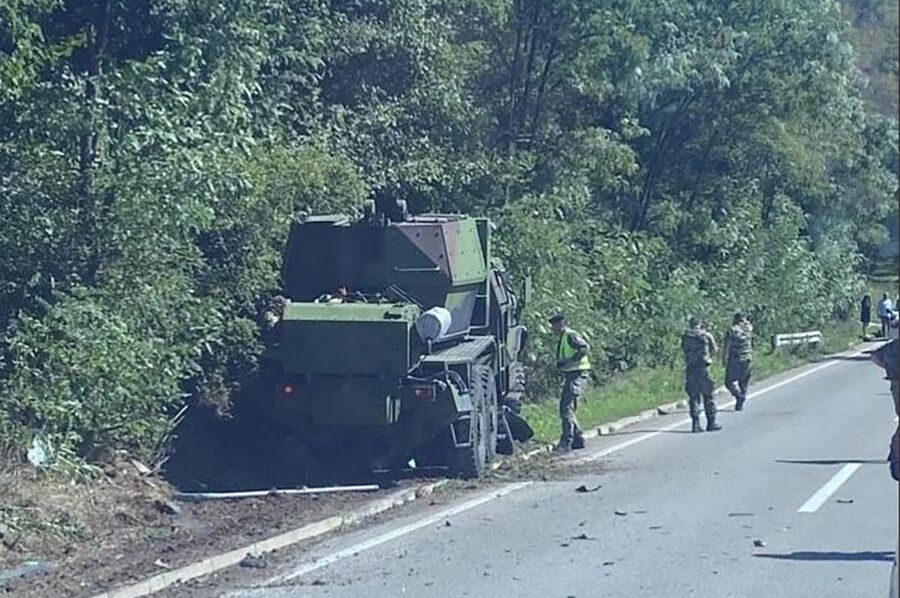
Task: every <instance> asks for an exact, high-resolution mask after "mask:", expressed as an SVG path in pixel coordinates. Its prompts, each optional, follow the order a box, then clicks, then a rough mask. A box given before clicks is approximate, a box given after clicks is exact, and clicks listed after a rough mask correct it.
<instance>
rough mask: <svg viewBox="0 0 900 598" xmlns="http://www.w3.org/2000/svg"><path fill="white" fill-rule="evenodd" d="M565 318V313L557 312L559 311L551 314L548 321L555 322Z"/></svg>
mask: <svg viewBox="0 0 900 598" xmlns="http://www.w3.org/2000/svg"><path fill="white" fill-rule="evenodd" d="M565 319H566V316H565V314H563V313H562V312H559V313H555V314H553V316H552V317H551V318H550V320H549V322H550V323H551V324H556V323H557V322H562V321H563V320H565Z"/></svg>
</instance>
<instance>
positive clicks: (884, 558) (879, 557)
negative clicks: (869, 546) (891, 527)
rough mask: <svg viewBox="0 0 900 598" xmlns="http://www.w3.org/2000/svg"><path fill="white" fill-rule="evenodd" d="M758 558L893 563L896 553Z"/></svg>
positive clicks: (808, 554)
mask: <svg viewBox="0 0 900 598" xmlns="http://www.w3.org/2000/svg"><path fill="white" fill-rule="evenodd" d="M753 556H754V557H756V558H761V559H775V560H779V561H878V562H886V563H891V562H893V561H894V553H893V552H892V551H889V550H882V551H878V552H872V551H869V550H866V551H862V552H791V553H788V554H754V555H753Z"/></svg>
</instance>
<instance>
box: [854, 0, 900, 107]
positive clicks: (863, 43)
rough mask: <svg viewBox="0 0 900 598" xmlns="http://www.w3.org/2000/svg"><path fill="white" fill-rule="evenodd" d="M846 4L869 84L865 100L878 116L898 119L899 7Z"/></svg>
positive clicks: (859, 1) (878, 2)
mask: <svg viewBox="0 0 900 598" xmlns="http://www.w3.org/2000/svg"><path fill="white" fill-rule="evenodd" d="M844 4H845V10H846V13H847V16H848V18H849V19H850V22H851V24H852V26H853V33H852V43H853V45H854V47H855V49H856V53H857V59H858V65H859V68H860V70H861V71H862V72H863V74H864V75H865V76H866V78H867V79H868V80H869V86H868V88H867V89H866V92H865V95H866V98H867V100H868V101H869V102H870V103H871V105H872V106H873V107H874V108H875V109H876V110H877V111H878V112H880V113H882V114H884V115H885V116H889V117H892V118H897V114H898V110H900V101H898V98H900V78H898V53H900V48H898V36H900V7H898V3H897V2H896V1H894V0H844Z"/></svg>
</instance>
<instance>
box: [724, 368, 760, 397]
mask: <svg viewBox="0 0 900 598" xmlns="http://www.w3.org/2000/svg"><path fill="white" fill-rule="evenodd" d="M752 373H753V368H752V366H751V364H750V362H749V361H729V362H728V365H727V366H726V367H725V388H727V389H728V391H729V392H730V393H731V395H732V396H733V397H734V398H735V399H738V400H740V401H745V400H747V389H748V388H749V386H750V375H751V374H752Z"/></svg>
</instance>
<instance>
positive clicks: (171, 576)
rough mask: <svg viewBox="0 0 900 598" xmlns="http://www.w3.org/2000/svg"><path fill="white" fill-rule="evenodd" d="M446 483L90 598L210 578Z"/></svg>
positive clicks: (127, 595) (127, 596) (145, 592)
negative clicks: (248, 559)
mask: <svg viewBox="0 0 900 598" xmlns="http://www.w3.org/2000/svg"><path fill="white" fill-rule="evenodd" d="M447 482H448V480H438V481H436V482H430V483H428V484H423V485H421V486H417V487H413V488H405V489H403V490H400V491H398V492H395V493H393V494H391V495H389V496H386V497H384V498H380V499H376V500H373V501H371V502H370V503H368V504H366V505H363V506H362V507H361V508H359V509H356V510H354V511H351V512H349V513H346V514H344V515H336V516H334V517H327V518H325V519H322V520H320V521H316V522H314V523H310V524H307V525H304V526H302V527H299V528H296V529H293V530H290V531H288V532H285V533H282V534H279V535H277V536H272V537H271V538H267V539H265V540H260V541H259V542H254V543H253V544H249V545H247V546H243V547H241V548H237V549H235V550H230V551H228V552H225V553H222V554H219V555H215V556H212V557H209V558H206V559H203V560H201V561H198V562H196V563H193V564H190V565H185V566H184V567H180V568H178V569H173V570H172V571H167V572H165V573H160V574H159V575H154V576H153V577H150V578H148V579H145V580H143V581H139V582H137V583H135V584H132V585H130V586H123V587H121V588H116V589H113V590H109V591H107V592H103V593H101V594H97V595H96V596H94V597H93V598H142V597H143V596H149V595H150V594H155V593H156V592H160V591H162V590H164V589H166V588H169V587H171V586H173V585H175V584H179V583H184V582H187V581H191V580H194V579H197V578H200V577H205V576H207V575H212V574H214V573H217V572H219V571H222V570H223V569H227V568H229V567H233V566H235V565H237V564H239V563H240V562H241V561H243V560H244V559H245V558H246V557H247V556H260V555H262V554H266V553H269V552H273V551H275V550H279V549H282V548H287V547H288V546H292V545H294V544H298V543H300V542H303V541H306V540H312V539H314V538H318V537H320V536H323V535H325V534H327V533H330V532H333V531H337V530H339V529H341V528H343V527H347V526H351V525H356V524H358V523H360V522H361V521H364V520H366V519H370V518H372V517H375V516H376V515H380V514H381V513H385V512H387V511H390V510H392V509H395V508H398V507H401V506H403V505H405V504H407V503H410V502H413V501H415V500H417V499H419V498H424V497H426V496H430V495H432V494H433V493H434V491H435V490H437V489H438V488H439V487H441V486H443V485H444V484H446V483H447Z"/></svg>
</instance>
